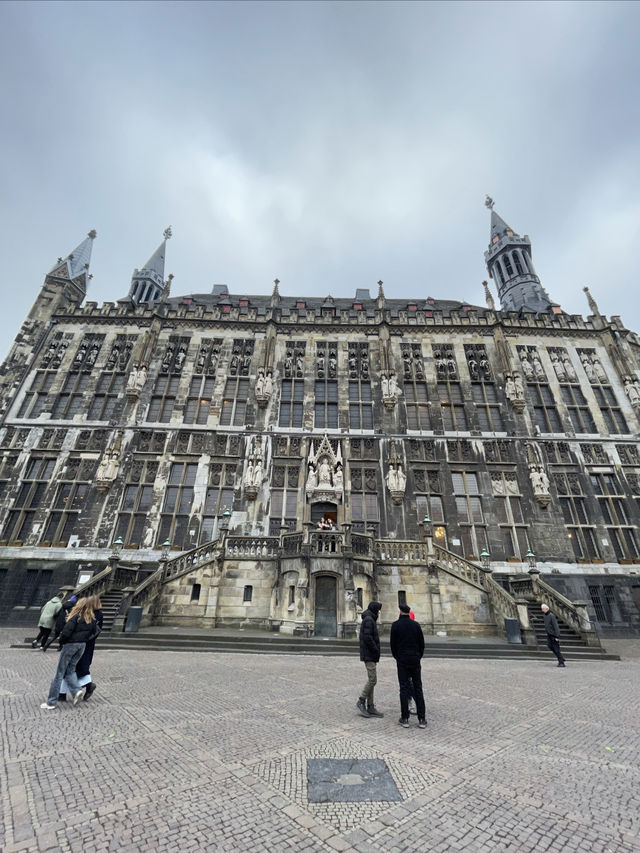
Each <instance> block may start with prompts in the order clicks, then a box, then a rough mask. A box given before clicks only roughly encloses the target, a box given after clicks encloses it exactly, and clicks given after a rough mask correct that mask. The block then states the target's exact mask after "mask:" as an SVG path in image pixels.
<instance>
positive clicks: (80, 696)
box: [73, 687, 87, 705]
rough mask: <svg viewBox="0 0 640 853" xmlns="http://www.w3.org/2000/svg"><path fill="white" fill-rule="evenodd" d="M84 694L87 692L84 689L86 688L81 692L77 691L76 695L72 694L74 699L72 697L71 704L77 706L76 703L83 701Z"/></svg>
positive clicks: (84, 688)
mask: <svg viewBox="0 0 640 853" xmlns="http://www.w3.org/2000/svg"><path fill="white" fill-rule="evenodd" d="M86 692H87V688H86V687H83V688H82V689H81V690H78V692H77V693H76V694H74V697H73V704H74V705H77V704H78V702H81V701H82V700H83V699H84V694H85V693H86Z"/></svg>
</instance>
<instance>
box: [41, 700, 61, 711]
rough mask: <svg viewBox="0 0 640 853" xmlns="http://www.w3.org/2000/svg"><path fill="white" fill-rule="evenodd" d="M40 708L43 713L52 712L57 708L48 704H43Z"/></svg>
mask: <svg viewBox="0 0 640 853" xmlns="http://www.w3.org/2000/svg"><path fill="white" fill-rule="evenodd" d="M40 707H41V708H42V710H43V711H54V710H55V709H56V707H57V706H56V705H50V704H49V703H48V702H43V703H42V705H40Z"/></svg>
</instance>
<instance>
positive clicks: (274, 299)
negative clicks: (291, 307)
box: [271, 278, 281, 307]
mask: <svg viewBox="0 0 640 853" xmlns="http://www.w3.org/2000/svg"><path fill="white" fill-rule="evenodd" d="M279 284H280V279H279V278H274V280H273V291H272V292H271V306H272V307H273V306H275V305H278V304H279V302H280V298H281V297H280V291H279V290H278V285H279Z"/></svg>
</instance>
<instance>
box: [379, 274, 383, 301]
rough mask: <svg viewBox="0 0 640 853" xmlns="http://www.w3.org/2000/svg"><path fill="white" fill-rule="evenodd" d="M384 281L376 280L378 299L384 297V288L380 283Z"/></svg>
mask: <svg viewBox="0 0 640 853" xmlns="http://www.w3.org/2000/svg"><path fill="white" fill-rule="evenodd" d="M383 284H384V282H383V281H382V279H380V281H379V282H378V299H384V290H383V289H382V285H383Z"/></svg>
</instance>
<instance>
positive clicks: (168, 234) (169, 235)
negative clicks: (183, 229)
mask: <svg viewBox="0 0 640 853" xmlns="http://www.w3.org/2000/svg"><path fill="white" fill-rule="evenodd" d="M162 236H163V237H164V239H165V240H170V239H171V238H172V237H173V231H172V230H171V226H169V227H168V228H165V229H164V231H163V232H162Z"/></svg>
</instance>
